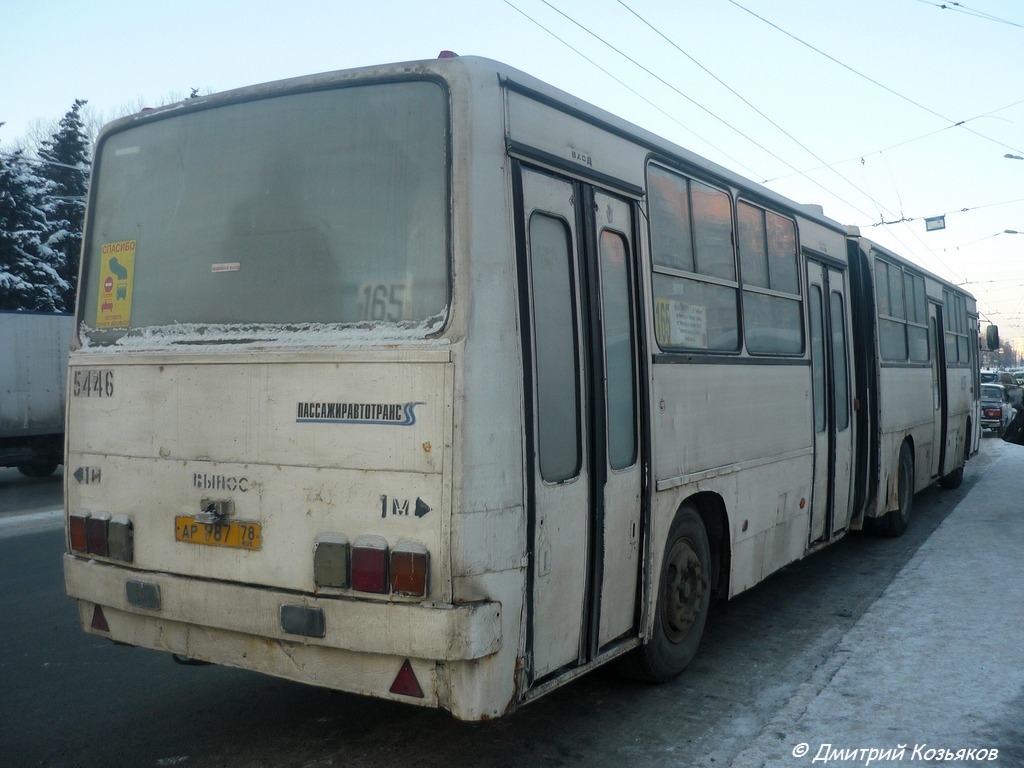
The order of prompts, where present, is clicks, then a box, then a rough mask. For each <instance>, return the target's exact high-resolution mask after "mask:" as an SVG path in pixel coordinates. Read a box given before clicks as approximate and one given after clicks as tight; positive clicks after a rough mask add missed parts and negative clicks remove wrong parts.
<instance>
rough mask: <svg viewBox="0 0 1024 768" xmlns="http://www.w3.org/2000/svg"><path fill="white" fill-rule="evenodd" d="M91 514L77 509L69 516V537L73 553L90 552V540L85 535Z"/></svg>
mask: <svg viewBox="0 0 1024 768" xmlns="http://www.w3.org/2000/svg"><path fill="white" fill-rule="evenodd" d="M89 517H90V513H89V512H88V511H87V510H84V509H76V510H75V511H74V512H72V513H71V514H70V515H69V516H68V535H69V537H70V539H71V551H72V552H80V553H82V554H85V553H86V552H88V551H89V544H88V539H87V538H86V534H85V526H86V523H88V521H89Z"/></svg>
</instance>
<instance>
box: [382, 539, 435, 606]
mask: <svg viewBox="0 0 1024 768" xmlns="http://www.w3.org/2000/svg"><path fill="white" fill-rule="evenodd" d="M429 563H430V554H429V553H428V552H427V548H426V547H424V546H423V545H422V544H418V543H416V542H414V541H404V540H403V541H400V542H398V544H397V545H396V546H395V548H394V549H393V550H392V551H391V591H392V592H393V593H394V594H396V595H410V596H413V597H425V596H426V594H427V567H428V565H429Z"/></svg>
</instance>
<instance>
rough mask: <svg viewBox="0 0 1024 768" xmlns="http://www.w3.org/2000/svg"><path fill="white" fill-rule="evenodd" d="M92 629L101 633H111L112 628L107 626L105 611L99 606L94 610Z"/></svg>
mask: <svg viewBox="0 0 1024 768" xmlns="http://www.w3.org/2000/svg"><path fill="white" fill-rule="evenodd" d="M92 628H93V629H98V630H99V631H100V632H109V631H110V627H109V626H107V617H106V616H104V615H103V609H102V608H100V607H99V606H98V605H97V606H94V607H93V609H92Z"/></svg>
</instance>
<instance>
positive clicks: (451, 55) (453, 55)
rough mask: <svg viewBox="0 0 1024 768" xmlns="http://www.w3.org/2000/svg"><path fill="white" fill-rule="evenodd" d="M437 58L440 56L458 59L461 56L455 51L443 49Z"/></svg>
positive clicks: (440, 57)
mask: <svg viewBox="0 0 1024 768" xmlns="http://www.w3.org/2000/svg"><path fill="white" fill-rule="evenodd" d="M437 58H439V59H457V58H459V54H457V53H455V52H454V51H441V52H440V53H439V54H437Z"/></svg>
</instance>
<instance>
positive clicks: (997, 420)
mask: <svg viewBox="0 0 1024 768" xmlns="http://www.w3.org/2000/svg"><path fill="white" fill-rule="evenodd" d="M1013 415H1014V409H1013V405H1012V404H1011V403H1010V395H1009V393H1007V391H1006V387H1004V386H1003V385H1002V384H982V385H981V428H982V429H991V430H993V431H994V432H995V433H996V434H997V435H1002V434H1003V430H1004V429H1006V425H1007V424H1009V423H1010V422H1011V421H1012V420H1013Z"/></svg>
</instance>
